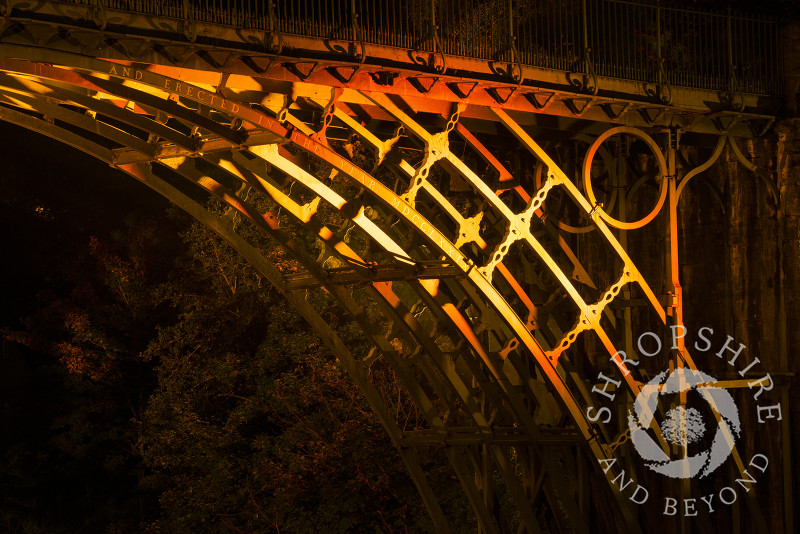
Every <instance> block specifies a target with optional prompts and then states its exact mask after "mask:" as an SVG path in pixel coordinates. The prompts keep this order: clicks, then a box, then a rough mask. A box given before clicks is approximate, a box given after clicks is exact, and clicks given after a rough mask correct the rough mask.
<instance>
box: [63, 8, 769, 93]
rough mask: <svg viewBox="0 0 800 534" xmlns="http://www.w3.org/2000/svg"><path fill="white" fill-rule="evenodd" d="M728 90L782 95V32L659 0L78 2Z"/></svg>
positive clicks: (760, 22)
mask: <svg viewBox="0 0 800 534" xmlns="http://www.w3.org/2000/svg"><path fill="white" fill-rule="evenodd" d="M67 1H69V2H71V3H79V4H88V5H102V6H105V7H108V8H114V9H120V10H124V11H130V12H136V13H142V14H148V15H160V16H166V17H175V18H191V19H193V20H196V21H202V22H214V23H220V24H227V25H231V26H236V27H242V28H248V29H254V30H264V31H271V32H276V33H277V32H279V33H282V34H298V35H309V36H314V37H320V38H328V39H344V40H352V41H357V40H361V41H364V42H367V43H374V44H382V45H388V46H397V47H403V48H409V49H417V50H423V51H430V52H443V53H444V54H446V55H451V56H462V57H472V58H478V59H485V60H490V61H504V62H510V63H515V62H517V63H520V64H524V65H531V66H537V67H544V68H552V69H558V70H563V71H574V72H582V73H585V74H596V75H599V76H608V77H614V78H622V79H629V80H636V81H641V82H647V83H660V84H669V85H677V86H685V87H694V88H702V89H710V90H720V91H742V92H749V93H758V94H771V95H779V94H781V92H782V89H783V88H782V76H781V74H782V68H781V65H782V63H781V58H780V47H779V38H780V27H779V22H778V21H777V20H774V19H769V18H765V17H753V16H743V15H738V14H734V13H731V12H725V13H719V12H711V11H698V10H692V9H679V8H675V7H665V6H662V5H661V3H660V2H659V1H658V0H637V1H628V0H271V1H270V0H268V1H261V0H67Z"/></svg>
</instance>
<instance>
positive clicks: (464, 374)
mask: <svg viewBox="0 0 800 534" xmlns="http://www.w3.org/2000/svg"><path fill="white" fill-rule="evenodd" d="M5 50H6V59H3V60H2V62H1V63H0V69H1V70H2V75H0V103H2V107H0V118H2V119H3V120H5V121H8V122H12V123H15V124H18V125H21V126H23V127H25V128H28V129H31V130H34V131H37V132H40V133H42V134H44V135H47V136H50V137H52V138H54V139H58V140H60V141H62V142H64V143H66V144H69V145H71V146H74V147H76V148H78V149H80V150H82V151H84V152H86V153H88V154H91V155H92V156H95V157H97V158H99V159H101V160H103V161H105V162H107V163H108V164H109V165H111V166H113V167H116V168H117V169H120V170H122V171H124V172H126V173H128V174H129V175H131V176H133V177H134V178H136V179H137V180H140V181H141V182H143V183H144V184H146V185H148V186H149V187H151V188H153V189H154V190H156V191H157V192H159V193H161V194H162V195H164V196H165V197H167V198H168V199H170V200H171V201H172V202H174V203H175V204H177V205H179V206H180V207H182V208H183V209H184V210H186V211H187V212H189V213H190V214H191V215H193V216H194V217H195V218H197V219H198V220H200V221H202V222H203V223H205V224H206V225H208V226H209V227H211V228H212V229H214V230H215V231H217V232H218V233H219V234H220V235H221V236H222V237H223V238H225V239H226V240H227V241H228V242H229V243H230V244H231V245H232V246H234V247H235V248H236V249H237V250H238V251H239V252H240V253H241V254H242V255H243V256H244V257H245V258H247V259H248V260H249V261H250V262H251V263H252V264H253V265H254V266H255V267H256V268H257V269H258V270H259V272H260V273H261V274H262V275H263V276H265V278H267V279H268V280H269V281H270V282H271V283H272V284H274V285H275V287H276V288H277V289H278V290H279V291H280V292H281V293H282V294H283V295H284V296H285V297H286V298H287V300H288V301H289V302H290V303H291V304H292V305H293V306H295V307H296V308H297V309H298V310H299V311H300V313H301V314H302V315H303V316H304V317H305V318H306V319H307V320H308V322H309V323H310V324H311V325H312V326H313V327H314V329H315V330H316V331H317V333H318V334H319V335H320V337H321V338H322V339H323V340H324V341H325V343H326V344H327V346H328V347H329V348H330V349H331V350H332V351H333V352H334V354H336V356H337V357H338V358H339V359H340V360H341V362H342V363H343V365H344V367H345V368H346V369H347V371H348V372H349V373H350V375H351V376H352V377H353V379H354V380H355V381H356V382H357V383H358V384H359V386H360V387H361V388H362V390H363V391H364V393H365V395H366V397H367V398H368V399H369V402H370V404H371V406H372V408H373V410H374V411H375V413H376V414H377V415H378V417H379V418H380V420H381V421H382V423H383V425H384V427H385V429H386V431H387V432H388V434H389V436H390V437H391V439H392V441H393V443H394V444H395V445H396V446H397V449H398V451H399V453H400V456H401V457H402V459H403V461H404V462H405V464H406V466H407V467H408V470H409V473H410V474H411V476H412V477H413V479H414V481H415V483H416V485H417V487H418V489H419V491H420V494H421V495H422V498H423V500H424V502H425V504H426V507H427V509H428V510H429V512H430V514H431V517H432V518H433V521H434V524H435V525H436V528H437V529H438V530H439V531H440V532H448V522H447V516H446V514H445V513H443V511H442V508H441V506H440V503H439V502H438V501H437V496H436V494H435V493H434V491H433V490H432V489H431V487H430V486H429V485H428V483H427V481H426V478H425V473H424V472H423V471H422V470H421V468H420V462H419V456H420V449H425V450H428V451H430V450H435V451H439V452H441V453H443V454H444V455H445V456H446V458H447V460H448V461H449V463H450V464H451V465H452V468H453V470H454V472H455V474H456V476H457V477H458V479H459V481H460V483H461V485H462V487H463V489H464V492H465V494H466V496H467V498H468V500H469V503H470V505H471V507H472V510H473V512H474V515H475V518H476V521H477V524H478V525H479V528H480V530H481V532H501V531H508V530H509V529H512V530H514V529H516V530H517V531H520V532H548V531H561V532H590V531H594V529H593V527H592V526H593V525H596V524H602V525H604V527H603V528H604V529H605V530H607V531H619V529H622V530H624V531H626V532H640V531H642V528H641V525H642V524H645V523H648V522H651V521H655V520H657V518H654V517H652V516H650V515H649V512H647V511H646V509H637V508H636V507H634V506H632V505H631V503H629V502H628V501H627V500H626V498H624V497H623V496H622V495H621V494H620V493H619V492H616V491H613V483H612V482H611V481H610V480H609V479H606V478H604V477H603V476H602V475H600V474H599V473H598V472H597V462H598V460H602V459H605V458H612V457H615V455H618V454H619V452H618V450H617V449H618V448H619V446H620V445H621V444H622V443H624V442H625V441H626V439H627V433H626V429H625V428H624V426H625V425H623V424H618V425H616V424H604V423H603V421H598V420H597V418H594V419H593V418H591V417H590V414H591V410H590V406H591V405H592V404H593V401H592V399H591V390H592V386H593V380H595V379H594V377H595V376H597V374H598V369H605V370H606V372H608V373H614V374H613V376H614V377H616V378H615V380H616V379H618V380H617V382H618V384H619V387H620V391H622V390H624V391H626V392H627V393H629V394H630V395H631V396H635V395H636V394H637V393H638V392H639V391H640V390H641V388H642V386H643V383H644V382H646V381H647V378H648V375H647V373H648V372H653V371H652V369H645V367H646V366H645V365H642V366H639V365H638V363H640V360H641V358H640V357H639V356H634V354H635V350H634V349H633V348H632V347H631V343H630V332H631V328H632V322H631V321H632V319H631V304H630V303H631V302H633V301H635V300H637V299H638V300H639V301H640V302H641V306H643V307H644V308H646V309H647V310H649V312H648V313H649V314H650V315H649V317H650V321H651V324H655V325H659V324H660V325H662V326H664V325H669V324H677V325H681V324H682V312H681V309H682V302H681V288H680V283H679V280H678V276H677V275H678V258H677V245H676V240H677V236H676V229H675V224H676V223H675V221H676V207H677V201H678V196H679V194H680V192H681V191H682V190H683V188H684V187H685V185H686V183H687V182H688V181H689V180H690V179H691V178H692V177H693V176H696V175H697V174H699V173H700V172H702V171H704V170H705V169H707V168H708V167H709V166H710V165H711V163H713V161H714V160H715V159H716V158H717V157H718V156H719V155H720V153H721V152H722V149H723V148H724V146H725V145H726V144H730V146H731V147H732V148H733V150H734V152H735V153H736V154H737V156H738V157H739V158H740V160H741V161H742V162H743V163H745V164H746V165H748V166H749V167H750V168H752V169H753V170H755V171H758V169H757V168H755V167H754V166H753V165H752V164H751V163H749V162H747V160H745V159H744V156H743V155H742V154H741V152H740V151H739V149H738V147H737V146H736V143H735V142H733V141H732V139H730V138H728V137H726V136H722V137H720V138H719V142H718V144H717V147H716V149H715V150H714V151H713V153H712V154H711V157H710V158H709V159H708V161H706V162H705V163H704V164H702V165H700V166H699V167H696V168H694V169H691V170H689V169H688V168H687V169H683V171H682V172H681V173H682V174H683V176H682V177H681V179H680V180H679V179H678V176H677V174H678V172H677V170H676V154H678V153H679V150H678V149H679V144H678V142H677V134H676V133H675V132H666V133H665V134H664V135H662V136H661V141H662V142H661V143H659V142H656V141H655V140H654V139H653V138H652V137H651V136H649V135H648V134H646V133H645V132H643V131H641V130H638V129H634V128H630V127H616V128H613V129H610V130H608V131H606V132H605V133H604V134H603V135H601V136H600V137H598V138H595V139H592V138H587V137H586V136H583V135H581V134H576V135H570V136H568V137H573V138H574V139H571V141H570V142H572V143H573V144H572V145H567V146H573V147H578V146H580V147H581V150H580V151H587V152H588V155H587V157H586V158H585V160H584V162H583V164H582V165H581V164H579V163H578V160H577V159H576V156H575V154H576V153H577V149H573V150H572V151H570V150H566V152H565V151H563V150H561V149H559V148H558V147H557V146H556V145H552V144H550V145H545V146H548V147H549V148H548V149H545V148H543V145H542V144H540V143H539V142H537V141H536V140H534V139H533V138H532V137H531V136H530V135H529V133H528V132H527V131H526V129H525V128H523V127H522V126H520V124H519V123H518V122H517V121H516V120H515V119H514V118H513V117H512V116H511V115H510V114H509V113H508V112H506V111H504V110H503V109H501V108H500V107H499V106H498V107H493V108H488V109H483V110H482V111H481V112H480V115H481V116H482V117H483V118H482V119H481V120H476V119H475V118H473V119H471V120H462V115H463V114H464V113H465V111H466V109H467V104H466V103H463V102H454V103H452V105H451V106H450V113H448V114H446V115H444V116H443V115H436V114H431V113H422V112H415V111H414V110H413V109H412V106H409V105H408V104H407V103H406V102H404V101H403V99H402V98H400V97H398V96H396V95H394V96H390V95H387V94H384V93H382V92H377V91H367V90H362V89H355V88H341V87H338V88H334V87H323V86H319V85H312V84H302V83H297V84H291V85H290V86H289V87H290V89H291V92H290V93H288V94H286V93H276V92H270V93H265V92H263V91H254V90H241V91H233V90H230V91H223V90H221V87H222V86H221V85H216V86H215V85H213V84H209V83H208V82H207V80H208V78H207V77H206V74H204V73H202V72H200V71H190V70H186V69H166V68H163V67H159V68H150V67H146V66H144V65H132V64H123V63H119V62H109V61H104V60H99V59H92V58H87V57H84V56H78V55H73V54H69V53H65V52H57V51H52V50H51V51H41V50H39V51H37V50H33V49H30V48H21V47H13V46H11V45H8V46H6V49H5ZM10 57H13V58H15V59H9V58H10ZM45 57H46V62H45V59H44V58H45ZM165 72H166V73H167V74H164V73H165ZM168 74H173V75H172V76H170V75H168ZM204 77H205V78H204ZM204 79H205V80H206V81H203V80H204ZM250 81H252V82H253V83H256V82H258V80H256V79H251V80H250ZM239 82H240V85H243V86H246V85H247V83H244V81H243V80H239ZM473 117H474V114H473ZM612 138H613V139H616V140H617V141H616V142H615V143H611V144H610V145H609V143H608V141H609V140H612ZM637 139H638V140H639V141H640V142H641V143H644V145H645V146H646V147H647V149H648V150H650V151H651V153H652V156H651V165H650V167H648V168H647V169H645V168H642V169H640V171H641V172H639V171H635V170H634V169H633V168H629V161H630V157H631V156H632V154H631V149H632V147H633V146H634V142H635V141H636V140H637ZM587 147H588V149H587ZM595 156H597V158H595ZM595 159H597V162H594V160H595ZM565 169H566V170H567V171H568V172H569V173H570V174H571V175H568V174H567V172H565ZM767 178H768V177H767ZM627 181H629V183H628V182H627ZM600 182H603V183H606V184H607V185H611V186H613V187H609V188H606V190H605V191H601V189H600V188H599V186H598V183H600ZM626 183H628V185H627V186H625V184H626ZM648 183H650V184H655V189H654V190H653V191H654V192H655V191H657V193H654V194H653V195H652V200H653V201H654V207H653V208H652V209H650V208H648V209H645V210H644V212H642V213H639V212H638V211H637V210H640V209H641V208H637V207H636V204H635V203H634V204H631V203H630V202H628V201H627V200H625V198H624V195H625V194H628V195H633V194H634V191H635V190H636V189H637V188H646V187H647V184H648ZM768 183H770V184H771V182H769V180H768ZM623 190H625V191H627V193H625V192H624V191H623ZM198 191H199V192H201V193H203V195H205V196H203V195H201V196H199V197H198V195H197V192H198ZM208 198H213V199H216V201H217V205H218V206H222V207H223V209H222V211H220V210H213V209H209V208H208V207H207V205H206V203H205V200H206V199H208ZM614 205H616V208H614V209H613V210H612V206H614ZM627 212H630V213H627ZM660 212H666V213H667V218H668V220H669V226H670V228H669V230H668V235H669V236H670V241H669V242H670V246H669V252H668V256H669V261H668V262H667V268H666V269H665V271H664V272H663V273H662V274H661V276H662V279H660V280H657V283H666V284H667V285H668V287H669V288H670V291H669V298H667V299H664V298H663V297H662V296H661V294H660V293H661V291H660V288H658V289H654V286H653V285H651V283H649V282H648V280H646V278H645V276H644V275H643V274H642V273H641V272H640V271H639V269H637V266H636V265H635V264H634V262H633V261H632V260H631V258H630V257H629V255H628V253H627V252H626V244H625V243H626V240H627V237H626V233H625V232H621V233H620V232H619V231H618V230H620V229H622V230H627V229H634V228H640V227H642V226H644V225H646V224H648V223H649V222H651V221H652V220H654V218H655V217H656V216H657V215H658V214H659V213H660ZM611 213H614V214H615V216H614V217H612V215H611ZM627 216H631V217H632V218H638V220H637V221H635V222H625V221H624V220H618V219H623V218H627ZM245 225H246V226H247V227H248V228H249V229H248V231H247V232H245V233H244V234H242V229H243V228H244V226H245ZM253 230H255V232H256V233H255V234H254V233H253V232H252V231H253ZM241 235H248V236H249V237H248V239H245V238H243V237H242V236H241ZM253 236H262V237H264V238H268V239H269V240H271V242H272V243H274V244H276V245H277V246H279V247H281V248H282V249H283V250H284V251H285V253H286V261H282V262H280V268H279V267H278V266H276V265H275V264H272V263H270V262H269V261H268V260H267V259H266V257H265V255H264V253H263V251H264V250H265V249H264V248H263V247H264V246H266V245H264V244H263V242H262V241H261V239H262V237H253ZM592 240H593V241H592ZM591 247H602V248H603V252H602V254H600V255H598V256H596V258H597V257H600V258H603V259H604V261H606V262H608V266H609V269H607V272H608V273H610V274H609V275H608V276H606V275H603V274H600V275H598V274H596V273H595V274H591V273H590V272H589V271H590V269H587V268H586V265H585V259H584V260H582V259H581V256H582V255H584V253H583V251H582V250H579V249H580V248H583V249H589V250H591ZM601 278H607V279H601ZM316 289H322V290H323V293H322V296H320V294H319V293H315V292H314V290H316ZM320 299H322V300H320ZM322 301H324V302H327V303H328V304H327V306H334V309H335V310H338V311H339V312H346V313H347V314H349V316H350V317H351V320H352V324H356V325H358V326H359V327H360V328H361V332H362V339H363V341H364V342H366V343H368V345H369V348H365V349H359V350H351V349H350V348H349V347H352V346H354V345H353V341H352V339H349V338H348V340H347V342H345V341H343V339H342V337H341V332H338V331H337V325H341V324H342V323H341V321H331V320H330V319H329V321H328V322H326V321H325V320H323V318H322V316H321V315H320V312H319V308H320V302H322ZM621 301H624V302H622V303H621ZM625 302H627V304H625ZM590 339H591V340H590ZM577 343H582V349H581V350H580V351H578V350H573V349H574V348H575V346H576V344H577ZM590 346H594V347H595V349H596V350H594V357H591V358H590V357H588V356H587V354H588V349H587V347H590ZM622 349H624V350H625V351H626V352H625V353H626V354H627V357H625V356H622V355H621V353H620V352H619V351H620V350H622ZM603 353H604V354H605V356H602V354H603ZM598 354H599V355H600V356H598ZM669 359H670V360H671V361H673V365H678V366H686V367H689V368H694V363H693V360H692V357H691V355H690V353H689V352H688V350H687V349H686V347H684V346H683V344H682V343H681V344H680V346H679V347H678V349H677V350H676V351H674V352H673V354H672V355H670V356H669ZM660 364H661V365H665V364H666V362H665V361H661V362H660ZM603 365H605V367H603ZM376 366H377V367H381V368H386V369H389V370H391V372H392V373H393V374H394V376H396V378H397V381H398V383H399V384H400V385H401V386H402V388H403V389H404V390H405V392H406V394H407V395H408V398H409V399H411V400H412V401H413V404H414V406H415V408H416V410H417V413H418V420H417V423H416V424H415V425H414V426H413V428H409V427H408V426H407V425H406V424H404V423H400V422H398V421H397V420H395V418H394V416H393V414H392V411H391V410H390V409H389V407H388V406H387V402H386V399H385V398H384V397H383V396H382V395H381V393H380V392H379V391H378V390H377V389H376V388H375V387H374V385H373V383H372V382H371V381H370V377H371V373H370V369H372V368H373V367H376ZM746 384H747V381H740V382H735V381H733V382H730V383H728V384H726V386H727V387H734V388H735V387H741V386H746ZM606 385H608V384H606ZM627 398H628V397H627V396H625V397H623V396H622V395H620V397H619V398H618V400H617V405H616V406H617V407H619V406H625V405H626V404H625V403H626V400H625V399H627ZM620 403H621V404H620ZM733 456H734V461H735V464H736V465H737V466H738V469H739V470H744V469H745V467H746V466H745V462H744V461H743V459H742V458H741V457H740V455H739V453H738V452H737V451H736V449H735V448H734V453H733ZM626 465H630V469H631V470H632V471H631V472H634V473H635V472H636V471H637V469H636V467H635V466H634V465H633V464H632V463H630V462H628V464H626ZM638 471H640V472H639V473H638V475H637V476H640V477H641V479H645V478H646V476H647V475H646V473H643V472H641V471H642V470H641V469H639V470H638ZM593 494H594V495H597V494H602V495H606V498H605V499H604V500H605V501H607V502H613V503H614V508H615V510H614V513H608V512H607V511H606V512H604V511H603V510H602V509H600V507H599V505H598V503H599V502H600V500H599V499H589V495H593ZM748 497H749V495H748ZM501 502H503V503H508V504H510V507H508V506H505V507H504V506H501V505H500V504H499V503H501ZM748 502H749V505H750V510H751V513H752V514H755V515H754V517H755V518H756V524H759V525H762V526H761V528H764V527H763V523H761V522H759V521H758V517H760V516H759V512H758V506H757V503H756V502H755V500H754V499H750V500H749V501H748Z"/></svg>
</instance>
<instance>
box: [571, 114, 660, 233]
mask: <svg viewBox="0 0 800 534" xmlns="http://www.w3.org/2000/svg"><path fill="white" fill-rule="evenodd" d="M617 134H628V135H632V136H634V137H638V138H639V139H641V140H642V141H643V142H644V143H645V144H646V145H647V146H648V147H650V150H651V151H652V152H653V155H654V156H655V158H656V163H657V164H658V170H659V175H660V176H661V177H662V180H661V185H660V189H659V193H658V200H657V201H656V205H655V207H654V208H653V209H652V210H651V211H650V213H648V214H647V215H645V216H644V217H643V218H641V219H639V220H638V221H632V222H626V221H620V220H619V219H615V218H614V217H612V216H611V215H609V214H608V212H606V211H605V210H604V209H603V207H602V206H601V205H599V204H598V202H597V197H596V196H595V194H594V190H593V189H592V177H591V170H592V162H593V161H594V156H595V154H596V153H597V151H598V149H599V148H600V146H601V145H602V144H603V142H604V141H605V140H606V139H608V138H610V137H612V136H614V135H617ZM665 176H667V162H666V159H665V158H664V153H663V152H662V151H661V148H660V147H659V146H658V144H656V142H655V141H654V140H653V138H652V137H650V136H649V135H647V134H646V133H644V132H642V131H641V130H638V129H636V128H631V127H630V126H617V127H616V128H611V129H610V130H608V131H606V132H604V133H602V134H601V135H600V137H598V138H597V139H595V141H594V143H592V146H590V147H589V151H588V152H587V153H586V157H585V158H584V160H583V185H584V188H585V190H586V196H587V197H588V200H589V202H590V203H591V204H592V206H595V210H596V212H597V213H598V215H599V216H600V217H601V218H602V219H603V220H604V221H606V222H607V223H608V224H609V225H611V226H613V227H614V228H619V229H620V230H636V229H638V228H642V227H643V226H646V225H647V224H648V223H649V222H650V221H652V220H653V219H655V217H656V215H658V213H659V212H660V211H661V208H662V207H663V206H664V202H665V201H666V199H667V191H668V189H669V188H668V187H667V180H666V179H663V177H665Z"/></svg>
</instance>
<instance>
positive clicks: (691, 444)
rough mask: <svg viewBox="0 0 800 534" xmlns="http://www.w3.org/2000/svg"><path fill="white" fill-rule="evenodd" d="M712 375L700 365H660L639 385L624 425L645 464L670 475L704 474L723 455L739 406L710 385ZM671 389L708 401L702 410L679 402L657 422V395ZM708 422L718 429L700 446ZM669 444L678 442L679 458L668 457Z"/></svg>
mask: <svg viewBox="0 0 800 534" xmlns="http://www.w3.org/2000/svg"><path fill="white" fill-rule="evenodd" d="M716 381H717V380H716V379H715V378H714V377H711V376H709V375H707V374H705V373H703V372H701V371H697V370H693V369H686V368H679V369H675V370H674V371H672V372H671V373H670V374H669V376H667V372H666V371H664V372H663V373H661V374H659V375H658V376H656V377H655V378H653V379H652V380H651V381H650V382H648V383H647V384H646V385H645V386H644V387H643V388H642V391H641V392H639V395H637V396H636V401H635V402H634V405H633V413H630V412H629V413H628V427H629V428H630V431H631V441H633V445H634V447H635V448H636V451H637V452H638V453H639V456H641V457H642V459H643V460H644V461H645V464H646V465H647V467H649V468H650V469H652V470H653V471H656V472H657V473H661V474H662V475H666V476H668V477H672V478H692V477H694V476H696V475H699V476H700V477H704V476H706V475H708V474H709V473H711V472H713V471H714V470H715V469H716V468H717V467H719V466H720V465H722V463H723V462H724V461H725V460H726V459H727V458H728V456H729V455H730V453H731V450H732V449H733V445H734V440H735V439H736V438H738V437H739V433H740V432H741V425H740V423H739V410H738V409H737V408H736V403H734V401H733V397H731V395H730V393H728V392H727V391H726V390H724V389H721V388H718V387H715V386H714V383H715V382H716ZM675 395H682V396H683V397H684V398H686V399H687V401H692V402H691V403H699V404H700V405H701V406H700V407H701V408H702V405H707V406H708V408H709V410H703V411H704V412H705V413H706V415H705V416H704V415H703V414H702V413H701V411H700V410H698V409H697V408H694V407H688V408H687V407H685V406H683V405H678V406H676V407H674V408H672V409H670V410H668V411H667V412H666V413H665V414H664V420H663V421H662V423H661V425H657V423H656V421H655V413H656V409H657V406H658V401H659V397H662V396H675ZM688 404H690V402H687V405H688ZM709 414H711V415H709ZM713 427H716V429H717V430H716V433H715V434H714V436H713V439H711V444H710V446H708V447H707V448H705V449H702V448H701V446H702V445H703V444H705V443H707V442H708V441H709V434H710V429H712V428H713ZM650 428H653V429H655V428H658V431H657V432H654V434H655V435H657V436H659V437H658V439H654V438H653V437H652V436H651V434H650V433H649V432H648V429H650ZM671 446H672V447H677V449H678V450H679V451H680V453H679V454H680V455H681V457H680V458H677V459H673V458H671V457H670V455H669V454H668V452H667V451H669V449H670V448H671ZM690 449H691V453H690ZM698 449H699V450H698Z"/></svg>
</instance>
